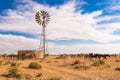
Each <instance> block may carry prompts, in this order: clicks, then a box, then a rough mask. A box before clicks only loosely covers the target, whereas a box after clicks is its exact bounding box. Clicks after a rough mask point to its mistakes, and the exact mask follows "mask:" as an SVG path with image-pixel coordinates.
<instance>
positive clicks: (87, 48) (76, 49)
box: [0, 35, 120, 54]
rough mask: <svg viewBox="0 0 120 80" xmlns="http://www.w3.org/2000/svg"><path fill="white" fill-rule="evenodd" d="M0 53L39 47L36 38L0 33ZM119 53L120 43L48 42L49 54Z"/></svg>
mask: <svg viewBox="0 0 120 80" xmlns="http://www.w3.org/2000/svg"><path fill="white" fill-rule="evenodd" d="M0 45H1V46H0V53H8V54H9V53H15V54H16V53H17V51H18V50H21V49H22V50H29V49H32V50H33V49H37V48H38V47H39V40H38V39H31V38H26V37H23V36H15V35H0ZM90 52H94V53H109V54H111V53H119V52H120V44H75V45H57V44H55V43H52V42H50V43H49V53H50V54H64V53H73V54H74V53H90Z"/></svg>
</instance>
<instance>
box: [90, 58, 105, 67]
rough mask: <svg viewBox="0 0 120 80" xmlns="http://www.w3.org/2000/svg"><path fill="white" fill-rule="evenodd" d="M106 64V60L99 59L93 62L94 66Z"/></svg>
mask: <svg viewBox="0 0 120 80" xmlns="http://www.w3.org/2000/svg"><path fill="white" fill-rule="evenodd" d="M104 64H105V62H104V61H103V60H100V59H99V60H97V61H95V62H94V63H93V64H92V66H100V65H104Z"/></svg>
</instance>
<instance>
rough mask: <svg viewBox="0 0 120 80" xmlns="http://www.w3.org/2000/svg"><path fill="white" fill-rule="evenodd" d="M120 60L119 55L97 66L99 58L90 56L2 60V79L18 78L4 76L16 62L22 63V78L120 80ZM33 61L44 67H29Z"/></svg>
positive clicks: (25, 79) (37, 79)
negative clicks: (82, 57)
mask: <svg viewBox="0 0 120 80" xmlns="http://www.w3.org/2000/svg"><path fill="white" fill-rule="evenodd" d="M116 60H117V61H116ZM119 60H120V59H119V57H112V58H109V59H107V60H104V63H105V64H104V65H101V66H96V67H94V66H91V64H93V63H94V62H95V61H97V60H90V59H88V58H87V59H81V58H71V59H55V56H53V57H52V56H50V57H47V58H46V59H44V60H15V61H12V60H9V61H8V60H2V65H1V66H0V75H1V76H0V80H16V79H15V78H14V77H10V78H8V77H6V76H3V75H7V74H8V72H9V70H10V68H14V67H11V62H15V64H13V65H16V64H18V63H20V66H17V68H18V70H19V73H20V74H21V75H22V76H23V77H22V79H21V80H120V76H119V75H120V71H119V70H120V63H119ZM31 62H36V63H38V64H40V65H41V66H42V69H40V70H39V69H30V68H28V66H29V64H30V63H31ZM100 63H102V62H101V61H100ZM4 64H5V65H4ZM71 64H72V65H71ZM96 64H97V63H96ZM62 65H65V66H62Z"/></svg>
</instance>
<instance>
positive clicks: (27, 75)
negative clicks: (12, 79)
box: [24, 74, 32, 80]
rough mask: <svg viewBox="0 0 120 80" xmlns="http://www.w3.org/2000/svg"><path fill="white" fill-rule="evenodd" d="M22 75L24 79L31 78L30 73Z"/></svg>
mask: <svg viewBox="0 0 120 80" xmlns="http://www.w3.org/2000/svg"><path fill="white" fill-rule="evenodd" d="M24 77H25V79H26V80H32V76H31V75H30V74H25V75H24Z"/></svg>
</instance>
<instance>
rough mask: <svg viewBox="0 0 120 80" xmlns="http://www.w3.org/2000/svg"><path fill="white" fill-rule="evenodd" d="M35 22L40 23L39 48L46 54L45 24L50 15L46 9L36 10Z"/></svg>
mask: <svg viewBox="0 0 120 80" xmlns="http://www.w3.org/2000/svg"><path fill="white" fill-rule="evenodd" d="M35 19H36V22H37V23H38V24H39V25H42V34H41V40H40V46H39V49H40V47H41V50H42V51H43V54H44V55H45V54H46V48H47V45H46V44H47V42H46V29H45V28H46V25H47V24H48V23H49V21H50V15H49V14H48V13H47V12H46V11H43V10H41V11H38V12H37V13H36V15H35Z"/></svg>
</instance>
